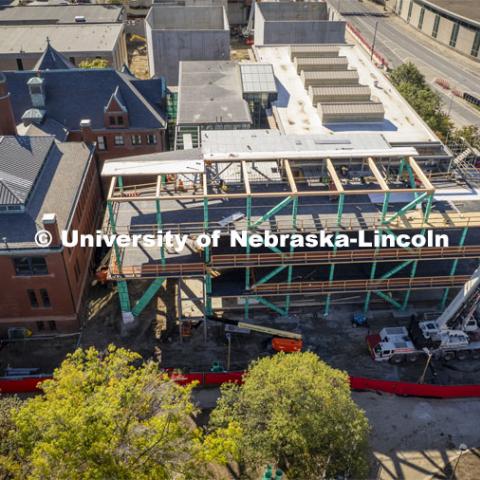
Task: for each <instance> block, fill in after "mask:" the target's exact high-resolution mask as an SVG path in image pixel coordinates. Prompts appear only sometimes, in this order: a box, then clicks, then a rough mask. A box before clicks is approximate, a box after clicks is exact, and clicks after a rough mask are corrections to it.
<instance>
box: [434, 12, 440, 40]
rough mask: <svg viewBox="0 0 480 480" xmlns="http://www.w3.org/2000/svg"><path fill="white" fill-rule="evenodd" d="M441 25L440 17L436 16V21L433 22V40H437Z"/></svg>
mask: <svg viewBox="0 0 480 480" xmlns="http://www.w3.org/2000/svg"><path fill="white" fill-rule="evenodd" d="M439 25H440V15H435V21H434V22H433V30H432V37H433V38H437V35H438V26H439Z"/></svg>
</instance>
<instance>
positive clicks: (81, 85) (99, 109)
mask: <svg viewBox="0 0 480 480" xmlns="http://www.w3.org/2000/svg"><path fill="white" fill-rule="evenodd" d="M37 75H39V73H38V72H32V71H30V72H29V71H23V72H20V71H11V72H5V76H6V78H7V82H8V88H9V91H10V95H11V97H10V98H11V100H12V106H13V111H14V115H15V119H16V121H17V123H21V118H22V115H23V114H24V113H25V111H26V110H28V109H30V108H32V103H31V99H30V95H29V92H28V86H27V82H28V80H29V79H30V78H31V77H33V76H37ZM40 75H41V77H42V78H43V79H44V80H45V83H44V90H45V107H43V108H44V110H45V111H46V114H45V121H47V120H49V119H50V120H55V121H56V122H58V123H60V124H62V125H63V126H64V127H65V128H66V129H67V130H69V131H78V130H79V129H80V120H82V119H85V118H88V119H90V120H91V122H92V128H93V129H94V130H95V129H97V130H98V129H103V128H104V113H105V112H104V108H105V107H106V106H107V104H108V103H109V101H110V99H111V97H112V92H117V94H116V96H117V98H118V99H119V101H121V102H122V104H123V105H124V106H125V108H126V109H127V110H128V117H129V127H130V128H139V129H157V128H164V127H165V125H166V122H165V119H164V114H163V110H162V108H163V107H162V103H161V102H160V101H159V99H161V96H162V89H163V87H162V80H161V79H153V80H132V77H130V76H129V75H127V74H123V73H120V72H117V71H115V70H113V69H109V68H104V69H77V68H74V69H68V70H46V71H42V72H41V73H40ZM139 87H140V88H139Z"/></svg>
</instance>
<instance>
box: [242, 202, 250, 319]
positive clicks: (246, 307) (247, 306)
mask: <svg viewBox="0 0 480 480" xmlns="http://www.w3.org/2000/svg"><path fill="white" fill-rule="evenodd" d="M246 213H247V239H248V232H249V230H250V224H251V223H252V197H251V196H250V195H249V196H248V197H247V201H246ZM245 253H246V254H247V256H249V255H250V244H249V242H248V241H247V247H246V250H245ZM248 290H250V267H246V268H245V291H248ZM249 313H250V300H249V298H248V297H245V305H244V309H243V317H244V319H245V321H248V317H249Z"/></svg>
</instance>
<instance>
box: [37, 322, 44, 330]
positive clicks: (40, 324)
mask: <svg viewBox="0 0 480 480" xmlns="http://www.w3.org/2000/svg"><path fill="white" fill-rule="evenodd" d="M37 328H38V331H41V330H44V329H45V324H44V323H43V322H37Z"/></svg>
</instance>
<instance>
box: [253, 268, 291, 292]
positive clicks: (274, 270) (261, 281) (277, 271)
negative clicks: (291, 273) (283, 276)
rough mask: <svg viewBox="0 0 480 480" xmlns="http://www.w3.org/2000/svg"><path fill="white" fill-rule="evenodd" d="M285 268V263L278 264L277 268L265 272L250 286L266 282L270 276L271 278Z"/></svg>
mask: <svg viewBox="0 0 480 480" xmlns="http://www.w3.org/2000/svg"><path fill="white" fill-rule="evenodd" d="M286 268H287V265H280V266H279V267H277V268H274V269H273V270H272V271H271V272H269V273H267V274H266V275H265V276H264V277H262V278H261V279H260V280H259V281H258V282H256V283H255V284H254V285H252V287H251V288H255V287H256V286H257V285H262V283H265V282H268V281H269V280H270V279H271V278H273V277H274V276H275V275H277V274H278V273H280V272H282V271H283V270H285V269H286Z"/></svg>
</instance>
